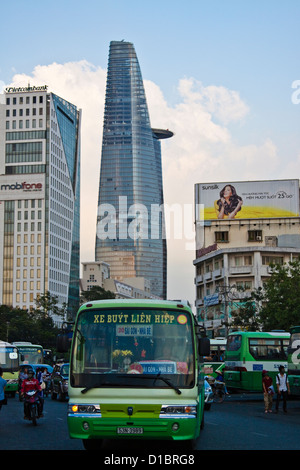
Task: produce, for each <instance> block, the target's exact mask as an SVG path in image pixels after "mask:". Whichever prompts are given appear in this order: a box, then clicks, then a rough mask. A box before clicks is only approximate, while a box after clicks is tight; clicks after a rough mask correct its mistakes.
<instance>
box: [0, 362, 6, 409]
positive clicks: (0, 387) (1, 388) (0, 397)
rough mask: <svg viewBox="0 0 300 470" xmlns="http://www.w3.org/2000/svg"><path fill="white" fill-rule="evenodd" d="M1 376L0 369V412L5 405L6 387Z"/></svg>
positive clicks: (1, 370)
mask: <svg viewBox="0 0 300 470" xmlns="http://www.w3.org/2000/svg"><path fill="white" fill-rule="evenodd" d="M2 375H3V369H2V367H0V410H1V408H2V405H6V403H7V401H6V397H5V393H4V392H5V387H6V384H7V382H6V380H5V379H4V378H3V377H2Z"/></svg>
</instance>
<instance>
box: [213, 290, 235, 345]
mask: <svg viewBox="0 0 300 470" xmlns="http://www.w3.org/2000/svg"><path fill="white" fill-rule="evenodd" d="M234 288H235V286H229V285H226V284H225V283H224V284H223V286H218V287H217V292H218V293H219V294H221V295H223V303H224V321H223V324H224V327H225V337H226V338H227V336H228V330H229V328H228V322H229V312H228V306H229V303H230V301H231V300H232V297H231V296H230V294H232V290H233V289H234Z"/></svg>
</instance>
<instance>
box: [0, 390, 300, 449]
mask: <svg viewBox="0 0 300 470" xmlns="http://www.w3.org/2000/svg"><path fill="white" fill-rule="evenodd" d="M67 406H68V405H67V402H59V401H53V400H51V398H50V397H48V398H46V399H45V407H44V418H42V419H40V420H39V421H38V425H37V426H36V427H34V426H33V425H32V424H31V423H30V422H28V421H25V420H24V419H23V403H20V402H19V401H18V396H16V398H9V399H8V405H7V406H3V407H2V410H1V411H0V450H9V451H13V450H36V451H37V450H65V451H83V445H82V442H81V441H80V440H74V439H70V438H69V435H68V429H67V420H66V415H67ZM197 450H214V451H216V450H300V399H290V400H289V402H288V413H287V414H284V413H283V411H282V403H281V408H280V409H279V413H278V414H275V413H272V414H267V415H266V414H265V413H264V405H263V399H262V396H261V395H260V394H254V395H246V394H236V395H234V394H233V395H231V396H230V397H229V398H226V400H225V402H224V403H222V404H215V403H214V404H213V405H212V407H211V410H210V411H206V412H205V426H204V429H203V431H202V432H201V435H200V439H199V440H198V443H197ZM84 453H85V452H84ZM113 453H115V454H116V453H118V454H122V455H129V454H132V455H134V454H135V453H143V454H145V455H147V454H151V453H156V454H157V453H161V454H166V453H167V454H174V453H176V454H178V453H186V449H185V446H184V443H182V444H178V443H172V442H158V441H151V442H149V441H134V440H126V441H125V440H124V441H114V440H107V441H104V444H103V447H102V449H101V453H100V455H103V456H105V455H112V454H113Z"/></svg>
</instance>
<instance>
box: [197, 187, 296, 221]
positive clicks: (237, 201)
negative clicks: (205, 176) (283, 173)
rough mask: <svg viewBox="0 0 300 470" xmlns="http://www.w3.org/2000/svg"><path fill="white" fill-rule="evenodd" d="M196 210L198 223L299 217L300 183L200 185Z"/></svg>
mask: <svg viewBox="0 0 300 470" xmlns="http://www.w3.org/2000/svg"><path fill="white" fill-rule="evenodd" d="M195 207H196V220H203V219H204V220H213V219H219V220H222V219H256V218H274V217H298V216H299V180H272V181H239V182H230V181H229V182H224V183H199V184H196V185H195ZM200 212H201V217H200Z"/></svg>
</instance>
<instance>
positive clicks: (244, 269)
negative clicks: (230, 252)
mask: <svg viewBox="0 0 300 470" xmlns="http://www.w3.org/2000/svg"><path fill="white" fill-rule="evenodd" d="M229 274H230V275H232V276H234V275H239V274H253V266H231V267H230V268H229Z"/></svg>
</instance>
